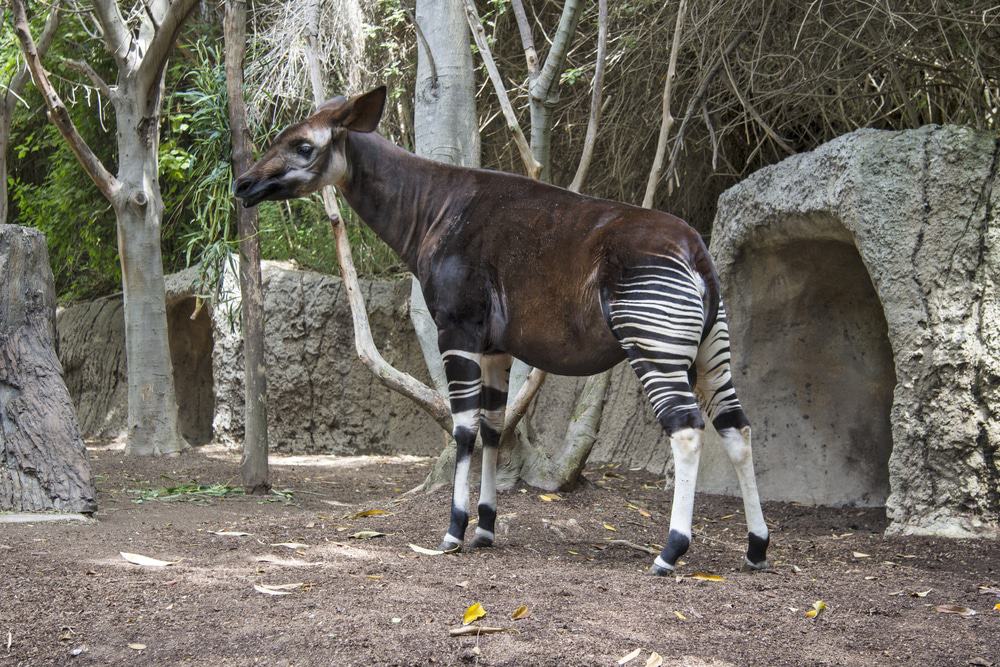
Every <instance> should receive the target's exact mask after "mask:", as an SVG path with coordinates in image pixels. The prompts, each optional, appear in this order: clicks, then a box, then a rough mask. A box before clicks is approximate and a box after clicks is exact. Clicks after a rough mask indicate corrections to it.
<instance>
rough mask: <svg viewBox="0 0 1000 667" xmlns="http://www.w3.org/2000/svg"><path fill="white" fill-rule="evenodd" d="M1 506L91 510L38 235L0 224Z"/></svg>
mask: <svg viewBox="0 0 1000 667" xmlns="http://www.w3.org/2000/svg"><path fill="white" fill-rule="evenodd" d="M0 275H2V276H3V280H2V281H0V511H19V512H38V511H44V510H59V511H63V512H85V513H91V512H95V511H97V501H96V494H95V491H94V481H93V478H92V477H91V472H90V463H89V462H88V461H87V452H86V448H85V447H84V445H83V440H82V439H81V438H80V429H79V427H78V425H77V421H76V413H74V412H73V403H72V401H71V399H70V395H69V391H68V390H67V389H66V384H65V383H64V382H63V378H62V366H61V365H60V364H59V358H58V357H57V356H56V350H55V326H56V322H55V319H56V318H55V316H56V295H55V284H54V281H53V278H52V269H51V267H50V266H49V254H48V250H47V249H46V245H45V237H44V236H43V235H42V234H41V232H39V231H37V230H34V229H27V228H25V227H17V226H14V225H0Z"/></svg>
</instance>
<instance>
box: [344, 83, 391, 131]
mask: <svg viewBox="0 0 1000 667" xmlns="http://www.w3.org/2000/svg"><path fill="white" fill-rule="evenodd" d="M385 97H386V92H385V86H379V87H378V88H376V89H374V90H370V91H368V92H367V93H365V94H363V95H358V96H357V97H352V98H351V99H350V101H348V103H347V106H346V108H345V109H344V114H345V115H344V117H343V120H341V121H340V124H341V125H342V126H344V127H346V128H347V129H348V130H354V131H355V132H374V131H375V128H376V127H378V122H379V120H381V119H382V111H383V110H384V109H385Z"/></svg>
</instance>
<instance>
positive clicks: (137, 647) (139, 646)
mask: <svg viewBox="0 0 1000 667" xmlns="http://www.w3.org/2000/svg"><path fill="white" fill-rule="evenodd" d="M128 647H129V648H130V649H132V650H133V651H142V650H144V649H145V648H146V645H145V644H129V645H128Z"/></svg>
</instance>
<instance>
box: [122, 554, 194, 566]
mask: <svg viewBox="0 0 1000 667" xmlns="http://www.w3.org/2000/svg"><path fill="white" fill-rule="evenodd" d="M118 553H120V554H121V556H122V558H124V559H125V560H127V561H128V562H130V563H132V564H134V565H142V566H143V567H166V566H168V565H173V564H175V563H179V562H180V561H177V560H159V559H158V558H150V557H149V556H143V555H141V554H130V553H127V552H125V551H119V552H118Z"/></svg>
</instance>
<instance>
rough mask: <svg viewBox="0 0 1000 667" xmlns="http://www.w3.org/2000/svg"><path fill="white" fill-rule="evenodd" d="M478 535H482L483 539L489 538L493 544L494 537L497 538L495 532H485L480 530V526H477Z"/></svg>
mask: <svg viewBox="0 0 1000 667" xmlns="http://www.w3.org/2000/svg"><path fill="white" fill-rule="evenodd" d="M476 535H482V536H483V537H487V538H489V540H490V541H491V542H492V541H494V537H495V536H494V535H493V531H492V530H483V529H482V528H480V527H478V526H476Z"/></svg>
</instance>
